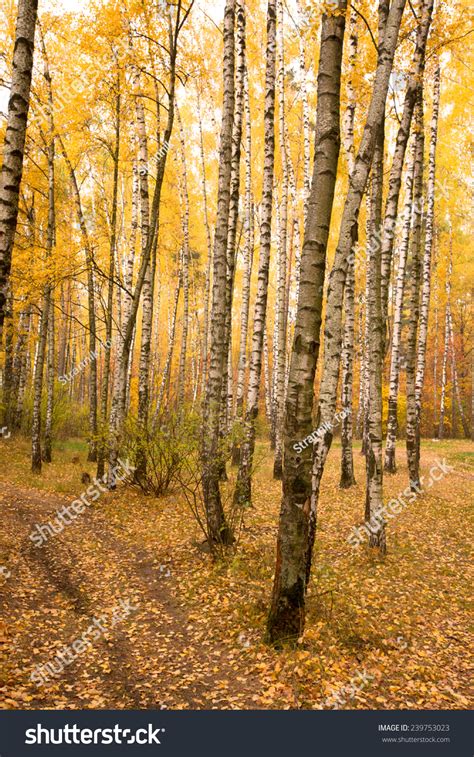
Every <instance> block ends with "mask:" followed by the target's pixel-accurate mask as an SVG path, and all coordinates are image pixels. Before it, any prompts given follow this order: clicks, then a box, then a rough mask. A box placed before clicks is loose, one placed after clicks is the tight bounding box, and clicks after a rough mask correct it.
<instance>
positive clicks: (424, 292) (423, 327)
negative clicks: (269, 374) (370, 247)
mask: <svg viewBox="0 0 474 757" xmlns="http://www.w3.org/2000/svg"><path fill="white" fill-rule="evenodd" d="M439 99H440V69H439V61H437V62H436V65H435V72H434V83H433V113H432V116H431V127H430V154H429V163H428V185H427V208H426V214H425V248H424V255H423V275H422V281H423V283H422V289H421V308H420V328H419V332H418V344H417V360H416V377H415V405H416V420H415V423H416V428H415V444H416V448H417V452H416V455H417V459H418V460H419V459H420V439H421V409H422V408H421V398H422V394H423V385H424V381H425V364H426V343H427V340H428V317H429V310H430V294H431V256H432V247H433V226H434V201H435V179H436V144H437V140H438V117H439Z"/></svg>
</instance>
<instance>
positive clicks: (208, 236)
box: [197, 87, 212, 400]
mask: <svg viewBox="0 0 474 757" xmlns="http://www.w3.org/2000/svg"><path fill="white" fill-rule="evenodd" d="M197 112H198V120H199V153H200V158H201V182H202V196H203V203H204V225H205V227H206V240H207V262H206V278H205V282H204V323H203V327H202V348H201V355H202V357H201V362H202V376H201V398H202V400H204V396H205V393H206V380H207V357H208V355H207V353H208V344H209V301H210V292H211V269H212V238H211V227H210V224H209V211H208V202H207V187H206V163H205V159H204V139H203V133H202V118H201V95H200V91H199V87H198V89H197Z"/></svg>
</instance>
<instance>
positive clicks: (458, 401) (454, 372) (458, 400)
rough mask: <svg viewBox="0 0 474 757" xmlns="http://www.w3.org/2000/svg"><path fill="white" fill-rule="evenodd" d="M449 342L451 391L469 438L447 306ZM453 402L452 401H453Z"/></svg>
mask: <svg viewBox="0 0 474 757" xmlns="http://www.w3.org/2000/svg"><path fill="white" fill-rule="evenodd" d="M449 342H450V352H451V375H452V377H453V393H454V398H455V400H456V405H457V407H458V411H459V417H460V418H461V424H462V430H463V432H464V436H465V437H466V439H469V436H470V434H469V425H468V423H467V419H466V414H465V412H464V408H463V406H462V399H461V392H460V389H459V380H458V372H457V370H456V350H455V346H454V332H453V317H452V312H451V308H449ZM453 404H454V403H453ZM453 436H454V429H453Z"/></svg>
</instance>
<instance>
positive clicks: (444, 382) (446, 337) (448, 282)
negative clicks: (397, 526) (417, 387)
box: [438, 226, 453, 439]
mask: <svg viewBox="0 0 474 757" xmlns="http://www.w3.org/2000/svg"><path fill="white" fill-rule="evenodd" d="M452 272H453V230H452V228H451V226H450V229H449V262H448V270H447V273H446V285H445V290H446V310H445V317H444V346H443V362H442V367H441V399H440V406H439V427H438V439H444V437H445V433H444V432H445V428H444V424H445V415H446V389H447V378H448V356H449V314H450V308H451V275H452Z"/></svg>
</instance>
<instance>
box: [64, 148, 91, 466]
mask: <svg viewBox="0 0 474 757" xmlns="http://www.w3.org/2000/svg"><path fill="white" fill-rule="evenodd" d="M57 139H58V142H59V145H60V148H61V152H62V154H63V157H64V161H65V163H66V166H67V169H68V173H69V176H70V180H71V185H72V190H73V195H74V202H75V205H76V212H77V217H78V221H79V227H80V230H81V236H82V242H83V245H84V252H85V256H86V272H87V308H88V321H89V353H90V355H91V357H92V356H95V354H96V344H97V328H96V316H95V307H96V302H95V281H94V252H93V249H92V245H91V242H90V239H89V233H88V231H87V226H86V220H85V218H84V213H83V209H82V202H81V195H80V192H79V185H78V183H77V177H76V172H75V170H74V168H73V166H72V163H71V161H70V159H69V156H68V154H67V152H66V148H65V146H64V142H63V140H62V138H61V137H60V136H59V135H58V137H57ZM87 459H88V460H89V462H95V461H96V460H97V360H95V358H94V357H92V359H91V361H90V363H89V452H88V456H87Z"/></svg>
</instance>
